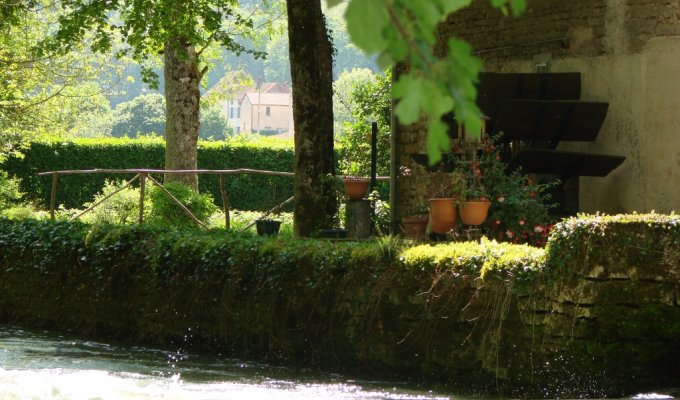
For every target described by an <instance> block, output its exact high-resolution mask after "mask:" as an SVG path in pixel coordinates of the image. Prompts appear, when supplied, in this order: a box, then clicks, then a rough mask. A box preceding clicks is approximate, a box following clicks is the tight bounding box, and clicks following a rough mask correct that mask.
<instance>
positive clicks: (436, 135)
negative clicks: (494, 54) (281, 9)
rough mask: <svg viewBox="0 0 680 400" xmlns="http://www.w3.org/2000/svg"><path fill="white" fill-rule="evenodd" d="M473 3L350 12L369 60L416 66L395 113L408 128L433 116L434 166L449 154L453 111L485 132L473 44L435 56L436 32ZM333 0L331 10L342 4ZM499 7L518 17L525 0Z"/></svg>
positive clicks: (373, 6)
mask: <svg viewBox="0 0 680 400" xmlns="http://www.w3.org/2000/svg"><path fill="white" fill-rule="evenodd" d="M471 2H472V0H460V1H447V0H432V1H421V0H399V1H392V0H379V1H378V0H376V1H364V0H350V1H349V4H348V6H347V11H346V13H345V18H346V20H347V30H348V31H349V35H350V37H351V39H352V41H353V42H354V43H355V44H356V45H357V46H359V47H360V48H361V49H363V50H364V51H365V52H366V53H367V54H369V55H376V56H377V57H378V62H379V63H380V65H381V67H383V68H385V67H388V66H391V65H394V64H395V63H397V62H404V63H406V64H408V65H409V66H410V68H409V70H408V72H406V73H405V74H403V75H400V76H399V79H398V81H397V82H396V83H395V85H394V88H393V92H392V95H393V97H394V98H395V99H397V100H399V103H398V104H397V106H396V107H395V109H394V112H395V114H396V115H397V116H398V117H399V120H400V121H401V122H402V123H404V124H411V123H414V122H416V121H417V120H418V119H419V118H420V117H421V115H423V114H425V115H426V116H427V122H428V133H427V153H428V155H429V157H430V161H431V162H433V163H434V162H437V161H439V160H440V159H441V154H442V153H446V152H448V151H449V138H448V135H447V133H446V131H447V128H446V125H445V124H444V123H443V122H442V121H441V118H442V116H443V115H445V114H446V113H449V112H453V113H454V115H456V119H457V120H458V121H459V122H461V123H463V124H465V126H466V128H467V130H468V131H469V132H480V128H481V112H480V111H479V109H478V108H477V106H476V104H475V97H476V96H477V90H476V88H475V83H477V79H478V74H479V71H480V68H481V62H480V60H479V59H478V58H475V57H474V56H472V49H471V47H470V45H469V44H467V43H466V42H464V41H461V40H458V39H456V38H450V39H449V41H448V46H447V47H448V52H447V55H446V57H445V58H442V59H438V58H437V57H436V56H435V55H434V50H433V49H434V45H435V42H436V30H437V27H438V25H439V24H440V23H441V22H443V21H444V20H445V19H446V18H447V17H448V16H449V14H451V13H453V12H455V11H458V10H460V9H462V8H464V7H466V6H468V5H470V3H471ZM338 3H339V2H338V1H335V0H329V1H328V4H329V6H333V5H336V4H338ZM491 4H492V5H493V6H494V7H497V8H500V9H501V10H503V11H504V12H508V10H512V12H513V13H514V14H515V15H516V14H518V13H520V12H521V11H523V9H524V7H525V0H491Z"/></svg>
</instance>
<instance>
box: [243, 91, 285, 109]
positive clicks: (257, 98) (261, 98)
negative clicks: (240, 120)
mask: <svg viewBox="0 0 680 400" xmlns="http://www.w3.org/2000/svg"><path fill="white" fill-rule="evenodd" d="M245 97H248V101H249V102H250V104H260V105H268V106H289V105H290V95H289V94H288V93H257V92H248V93H246V94H245Z"/></svg>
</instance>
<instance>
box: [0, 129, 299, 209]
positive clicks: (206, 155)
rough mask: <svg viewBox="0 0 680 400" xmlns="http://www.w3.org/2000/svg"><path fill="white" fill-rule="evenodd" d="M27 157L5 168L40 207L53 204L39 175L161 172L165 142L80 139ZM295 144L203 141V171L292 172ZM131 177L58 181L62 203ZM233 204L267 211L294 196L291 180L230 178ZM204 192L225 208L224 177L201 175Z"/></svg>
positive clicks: (32, 150) (34, 147)
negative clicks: (138, 170) (107, 182)
mask: <svg viewBox="0 0 680 400" xmlns="http://www.w3.org/2000/svg"><path fill="white" fill-rule="evenodd" d="M24 154H25V156H24V157H22V158H17V157H13V158H9V159H8V160H6V161H5V162H4V164H2V165H0V168H1V169H4V170H6V171H7V172H8V173H9V174H10V175H12V176H16V177H18V178H21V179H22V184H21V190H22V191H23V192H24V193H27V195H28V196H29V197H30V198H31V200H33V201H37V202H38V203H39V204H40V205H42V206H44V207H47V206H49V199H50V189H51V178H50V177H48V176H42V177H39V176H38V175H37V174H38V173H39V172H45V171H56V170H79V169H94V168H110V169H126V168H153V169H162V168H163V165H164V157H165V143H164V141H163V140H162V139H160V138H155V139H153V138H152V139H149V138H137V139H125V138H123V139H78V140H74V141H68V142H39V143H32V144H31V146H30V147H29V148H28V149H27V150H26V151H25V152H24ZM293 158H294V148H293V144H292V142H289V141H283V140H276V139H262V140H258V141H257V142H247V141H231V142H229V141H227V142H209V141H201V142H199V148H198V167H199V168H204V169H235V168H253V169H263V170H270V171H288V172H290V171H292V170H293ZM131 177H132V176H127V175H106V174H86V175H85V174H83V175H68V176H61V177H60V178H59V186H58V191H57V203H58V204H63V205H64V206H65V207H67V208H77V207H81V206H82V205H83V204H84V203H85V202H88V201H92V199H93V197H94V195H95V194H96V193H97V192H99V191H100V190H101V189H102V187H103V186H104V180H105V179H130V178H131ZM226 179H227V194H228V195H229V204H230V206H231V207H232V208H234V209H239V210H267V209H270V208H272V207H274V206H275V205H277V204H279V203H281V202H282V201H284V200H285V199H287V198H288V197H290V196H292V194H293V180H292V179H291V178H288V177H268V176H254V175H240V176H229V177H227V178H226ZM199 189H200V190H201V192H208V193H210V194H211V195H212V196H213V198H214V199H215V202H216V204H218V205H221V197H220V191H219V177H218V176H217V175H201V176H200V177H199Z"/></svg>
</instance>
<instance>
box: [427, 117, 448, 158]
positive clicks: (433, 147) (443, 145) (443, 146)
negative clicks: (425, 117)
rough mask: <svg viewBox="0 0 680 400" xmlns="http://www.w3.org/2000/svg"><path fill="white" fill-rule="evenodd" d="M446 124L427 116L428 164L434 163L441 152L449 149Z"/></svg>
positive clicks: (440, 156) (440, 155)
mask: <svg viewBox="0 0 680 400" xmlns="http://www.w3.org/2000/svg"><path fill="white" fill-rule="evenodd" d="M447 129H448V126H447V125H446V124H445V123H443V122H442V121H441V120H440V116H438V117H437V118H432V117H431V118H429V121H428V129H427V142H426V147H427V158H428V161H429V163H430V165H434V164H436V163H437V162H439V161H440V160H441V159H442V153H446V152H448V151H449V145H450V143H449V135H448V134H447V133H446V131H447Z"/></svg>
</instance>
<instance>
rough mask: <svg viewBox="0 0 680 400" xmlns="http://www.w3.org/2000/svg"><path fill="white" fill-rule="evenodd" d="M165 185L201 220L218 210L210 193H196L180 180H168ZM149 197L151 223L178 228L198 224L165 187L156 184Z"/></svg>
mask: <svg viewBox="0 0 680 400" xmlns="http://www.w3.org/2000/svg"><path fill="white" fill-rule="evenodd" d="M164 186H165V189H166V190H167V191H168V192H170V193H171V194H172V195H173V196H175V198H176V199H177V200H179V201H180V202H182V204H184V205H185V206H186V208H188V209H189V210H190V211H191V213H192V214H194V216H195V217H196V218H197V219H198V220H199V221H201V222H203V221H205V220H206V219H207V218H208V217H209V216H210V215H211V214H213V213H214V212H215V211H217V207H216V206H215V204H214V203H213V199H212V197H211V196H210V195H209V194H202V193H196V192H195V191H193V190H192V189H191V188H190V187H189V186H187V185H184V184H182V183H180V182H168V183H167V184H165V185H164ZM149 197H150V198H151V214H150V215H149V222H150V223H154V224H157V225H163V226H170V227H177V228H179V227H195V226H196V223H195V222H194V221H193V220H192V219H191V217H189V215H187V213H186V212H185V211H184V210H183V209H182V207H180V206H179V204H177V203H176V202H175V201H174V200H173V199H172V198H170V196H168V194H167V193H165V191H164V190H163V189H161V188H159V187H157V186H154V187H153V189H152V190H151V191H150V196H149Z"/></svg>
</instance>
